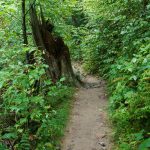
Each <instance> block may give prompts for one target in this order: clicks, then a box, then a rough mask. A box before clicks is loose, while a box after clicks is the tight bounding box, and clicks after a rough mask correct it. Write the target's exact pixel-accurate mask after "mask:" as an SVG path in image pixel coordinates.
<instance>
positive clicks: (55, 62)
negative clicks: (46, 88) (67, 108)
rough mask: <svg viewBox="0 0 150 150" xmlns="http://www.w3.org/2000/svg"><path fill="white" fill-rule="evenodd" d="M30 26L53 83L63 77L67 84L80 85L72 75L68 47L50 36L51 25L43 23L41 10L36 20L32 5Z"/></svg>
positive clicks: (46, 22) (58, 39) (58, 38)
mask: <svg viewBox="0 0 150 150" xmlns="http://www.w3.org/2000/svg"><path fill="white" fill-rule="evenodd" d="M30 7H31V9H30V17H31V26H32V33H33V37H34V41H35V43H36V46H37V47H38V49H40V50H41V51H42V53H43V58H44V60H45V63H46V64H47V65H48V66H49V67H48V70H47V72H48V75H49V76H50V78H51V79H52V81H53V82H54V83H55V82H56V81H58V80H59V79H60V78H61V77H65V78H66V81H67V82H68V83H71V84H74V85H80V83H81V82H80V81H78V80H77V79H76V77H75V75H74V73H73V69H72V66H71V59H70V53H69V49H68V47H67V46H66V45H65V43H64V41H63V39H62V38H61V37H54V36H53V35H52V33H51V32H52V29H53V25H52V24H50V23H49V22H48V21H45V19H44V16H43V13H42V10H41V17H40V19H38V17H37V13H36V9H35V6H34V5H31V6H30Z"/></svg>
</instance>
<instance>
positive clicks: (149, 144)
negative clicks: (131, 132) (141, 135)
mask: <svg viewBox="0 0 150 150" xmlns="http://www.w3.org/2000/svg"><path fill="white" fill-rule="evenodd" d="M149 148H150V138H148V139H146V140H144V141H143V142H142V143H141V144H140V146H139V148H138V150H148V149H149Z"/></svg>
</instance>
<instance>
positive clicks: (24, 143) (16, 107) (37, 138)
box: [0, 0, 74, 150]
mask: <svg viewBox="0 0 150 150" xmlns="http://www.w3.org/2000/svg"><path fill="white" fill-rule="evenodd" d="M45 3H47V4H49V5H52V4H53V9H52V10H51V13H50V14H48V15H49V16H53V17H51V18H50V19H51V22H52V23H53V24H56V26H57V27H58V28H56V29H55V34H58V35H62V36H63V37H64V39H65V38H69V32H68V34H67V33H65V30H68V26H69V25H68V26H67V24H66V25H65V21H63V19H62V18H61V17H62V15H61V11H63V12H64V15H65V17H67V18H68V16H69V14H70V11H71V10H70V7H71V6H70V7H68V5H67V6H66V4H64V5H63V6H64V7H61V8H60V7H58V2H57V3H55V2H54V1H53V2H52V1H51V2H48V1H47V2H45ZM45 3H44V2H43V3H42V2H41V4H42V6H43V7H44V8H45V12H44V13H45V15H46V17H47V18H48V17H49V16H48V15H47V14H46V13H47V11H46V10H47V7H46V4H45ZM26 4H27V6H28V5H29V1H27V3H26ZM37 4H38V5H39V3H38V1H37ZM0 5H1V8H0V27H1V28H0V56H1V57H0V150H8V149H10V150H14V149H15V150H31V149H33V150H35V149H37V150H39V149H41V150H57V149H60V138H61V136H62V135H63V131H64V127H65V124H66V122H67V119H68V115H69V109H70V104H71V99H72V95H73V93H74V88H73V87H70V86H67V85H66V84H64V82H65V78H64V77H62V78H61V79H60V80H58V81H57V82H56V83H54V82H53V81H52V80H51V79H50V78H49V76H48V75H47V68H48V66H47V65H46V64H45V61H44V60H43V57H42V53H41V51H39V50H38V49H37V48H36V47H35V46H34V44H33V38H32V34H31V27H30V19H29V14H28V13H29V11H30V10H29V9H30V8H29V7H27V8H26V13H27V14H26V18H27V34H28V43H29V44H28V45H23V39H22V30H21V23H22V21H21V3H20V2H18V1H13V0H10V1H9V0H8V1H1V2H0ZM37 7H38V6H37ZM66 7H67V9H65V8H66ZM63 9H64V10H63ZM55 12H57V15H56V14H55ZM54 14H55V16H54ZM16 16H17V17H16ZM54 20H55V21H54ZM58 24H59V26H58ZM63 27H64V28H63ZM65 27H66V28H65ZM62 28H63V30H61V29H62ZM27 52H28V53H33V52H34V61H33V62H34V63H32V64H28V63H27V60H26V54H27Z"/></svg>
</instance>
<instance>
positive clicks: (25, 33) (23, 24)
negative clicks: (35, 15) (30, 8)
mask: <svg viewBox="0 0 150 150" xmlns="http://www.w3.org/2000/svg"><path fill="white" fill-rule="evenodd" d="M25 10H26V3H25V0H22V35H23V44H24V45H28V38H27V28H26V15H25ZM26 61H27V63H29V52H27V53H26Z"/></svg>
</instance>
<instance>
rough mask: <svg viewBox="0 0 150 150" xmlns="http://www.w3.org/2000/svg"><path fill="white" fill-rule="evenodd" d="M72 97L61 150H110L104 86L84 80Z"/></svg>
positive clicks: (89, 78)
mask: <svg viewBox="0 0 150 150" xmlns="http://www.w3.org/2000/svg"><path fill="white" fill-rule="evenodd" d="M85 82H86V87H84V88H83V87H82V88H80V89H79V90H78V91H77V93H76V96H75V101H74V104H73V109H72V113H71V115H70V121H69V123H68V127H67V129H66V133H65V136H64V139H63V141H62V150H112V142H111V128H110V125H109V122H108V115H107V107H108V101H107V95H106V89H105V85H106V84H105V82H104V81H103V80H101V79H97V78H96V77H93V76H86V79H85Z"/></svg>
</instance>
